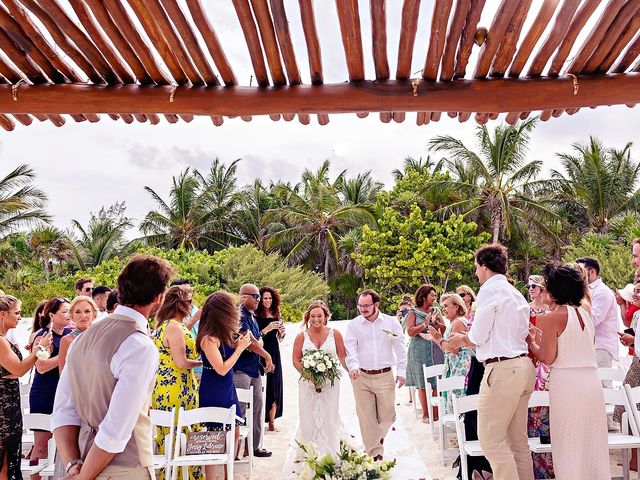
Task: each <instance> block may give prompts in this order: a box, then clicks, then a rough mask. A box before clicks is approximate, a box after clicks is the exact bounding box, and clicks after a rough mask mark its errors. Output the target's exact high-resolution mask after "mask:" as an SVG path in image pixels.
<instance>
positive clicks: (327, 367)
mask: <svg viewBox="0 0 640 480" xmlns="http://www.w3.org/2000/svg"><path fill="white" fill-rule="evenodd" d="M339 365H340V361H339V360H338V358H337V357H336V356H335V355H333V354H332V353H329V352H325V351H323V350H318V349H313V350H305V351H304V353H303V354H302V370H301V372H300V377H301V378H303V379H305V380H307V381H309V382H311V383H313V385H314V386H315V388H316V392H318V393H320V392H321V391H322V387H323V386H324V385H325V384H326V383H327V382H330V383H331V386H332V387H333V385H334V383H335V381H336V379H339V378H340V375H341V374H342V372H341V371H340V370H339V368H338V366H339Z"/></svg>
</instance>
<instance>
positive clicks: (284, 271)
mask: <svg viewBox="0 0 640 480" xmlns="http://www.w3.org/2000/svg"><path fill="white" fill-rule="evenodd" d="M215 256H216V258H217V259H220V283H221V285H222V286H223V287H224V288H225V289H227V290H229V291H230V292H238V291H240V287H241V286H242V285H243V284H245V283H253V284H255V285H257V286H258V287H261V286H263V285H269V286H271V287H273V288H275V289H276V290H278V291H279V292H280V296H281V297H282V301H283V303H288V304H289V305H291V306H292V307H296V308H301V309H303V310H302V311H304V310H305V309H306V308H307V307H308V306H309V304H310V303H311V302H312V301H313V300H317V299H319V298H326V296H327V295H328V294H329V286H328V285H327V284H326V282H325V281H324V280H323V279H322V277H320V275H317V274H315V273H310V272H306V271H304V270H302V268H300V267H289V266H287V264H286V262H285V261H284V259H283V258H282V257H280V256H279V255H278V254H276V253H272V254H270V255H265V254H264V253H263V252H261V251H260V250H258V249H257V248H255V247H253V246H251V245H244V246H242V247H230V248H227V249H225V250H222V251H220V252H216V253H215ZM300 318H302V315H300Z"/></svg>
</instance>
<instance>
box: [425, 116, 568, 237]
mask: <svg viewBox="0 0 640 480" xmlns="http://www.w3.org/2000/svg"><path fill="white" fill-rule="evenodd" d="M536 121H537V118H532V119H529V120H527V121H525V122H521V123H519V124H516V125H507V126H499V127H496V129H495V130H494V132H493V135H492V134H491V132H489V130H488V129H487V127H486V126H485V125H482V126H479V127H478V129H477V131H476V136H477V139H478V143H479V147H480V149H479V151H478V152H474V151H473V150H470V149H469V148H467V147H466V146H465V145H464V143H463V142H462V141H461V140H458V139H456V138H454V137H452V136H449V135H443V136H438V137H436V138H434V139H432V140H431V141H430V142H429V146H430V149H431V150H432V151H434V152H444V153H445V154H447V155H448V156H449V157H448V159H447V167H448V170H449V172H450V173H451V174H452V175H453V176H454V178H453V179H452V180H450V181H449V180H443V181H435V182H432V183H431V185H430V186H429V188H430V189H441V188H442V187H444V186H447V187H453V188H455V189H456V190H457V191H458V192H460V193H461V194H462V195H463V198H462V199H461V200H460V201H458V202H455V203H453V204H451V205H449V206H447V207H444V208H443V210H448V211H456V210H458V211H460V212H461V213H462V214H463V215H465V216H468V215H476V216H477V215H478V214H481V213H482V212H483V211H486V210H488V214H489V216H490V228H491V231H492V236H493V241H494V242H497V241H500V240H503V239H508V238H509V237H510V235H511V231H512V230H513V229H514V228H517V224H518V223H521V224H523V225H529V226H533V227H536V228H537V229H539V230H540V231H541V232H544V233H545V234H547V235H555V231H554V229H553V228H551V227H550V226H549V222H552V223H553V222H557V221H558V220H559V217H558V215H557V214H556V213H555V212H553V210H552V209H551V208H550V207H549V206H548V205H547V202H546V200H545V199H544V198H542V197H539V195H538V191H539V189H540V188H541V187H542V185H543V184H544V181H539V180H536V178H537V176H538V175H539V173H540V170H541V168H542V161H540V160H534V161H527V160H526V153H527V147H528V144H529V139H530V134H531V131H532V130H533V129H534V127H535V125H536ZM461 173H464V175H461ZM456 174H457V175H458V178H455V176H456Z"/></svg>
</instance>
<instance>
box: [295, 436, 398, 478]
mask: <svg viewBox="0 0 640 480" xmlns="http://www.w3.org/2000/svg"><path fill="white" fill-rule="evenodd" d="M298 445H299V446H300V448H301V449H302V450H303V451H304V459H303V460H301V462H302V463H304V465H305V469H304V470H303V471H302V472H301V473H300V477H299V478H300V479H301V480H369V479H375V478H380V479H389V478H391V469H392V468H393V467H395V466H396V460H395V459H394V460H374V459H373V457H371V456H369V455H367V454H366V453H361V452H358V451H357V450H356V449H355V448H353V447H352V446H351V445H349V444H348V443H347V442H345V441H344V440H340V451H339V452H338V453H337V454H336V455H331V454H330V453H326V454H324V455H320V454H319V453H318V451H317V450H316V448H315V447H314V446H313V445H312V444H301V443H298Z"/></svg>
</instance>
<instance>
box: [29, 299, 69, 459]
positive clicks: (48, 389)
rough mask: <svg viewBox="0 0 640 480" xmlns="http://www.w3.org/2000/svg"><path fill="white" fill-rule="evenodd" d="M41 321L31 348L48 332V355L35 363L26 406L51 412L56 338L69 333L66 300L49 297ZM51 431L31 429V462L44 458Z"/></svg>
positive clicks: (55, 384)
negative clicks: (49, 341)
mask: <svg viewBox="0 0 640 480" xmlns="http://www.w3.org/2000/svg"><path fill="white" fill-rule="evenodd" d="M42 315H43V323H44V324H45V325H46V326H45V327H44V328H41V329H40V330H39V331H38V333H36V335H35V337H34V339H33V346H34V348H33V350H34V351H36V348H35V347H37V346H38V344H39V343H40V340H41V338H42V337H43V336H44V335H46V334H48V333H49V332H51V337H52V341H51V346H52V347H53V350H52V351H51V357H50V358H49V359H47V360H38V361H37V362H36V369H35V370H36V373H35V375H34V377H33V384H32V385H31V390H30V391H29V408H30V411H31V413H44V414H46V415H51V414H52V413H53V400H54V398H55V396H56V390H57V388H58V381H59V380H60V369H59V368H58V367H59V363H60V357H59V356H58V353H59V352H60V340H62V337H64V336H65V335H68V334H69V333H71V331H72V329H71V328H69V322H70V320H71V317H70V316H69V300H67V299H66V298H61V297H57V298H52V299H51V300H49V301H48V302H47V304H46V305H45V307H44V310H43V312H42ZM51 436H52V434H51V433H50V432H44V431H39V430H35V431H34V436H33V437H34V439H33V450H32V452H31V457H30V459H31V461H32V462H35V461H36V460H38V459H41V458H47V455H48V452H47V445H48V442H49V439H50V438H51Z"/></svg>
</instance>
